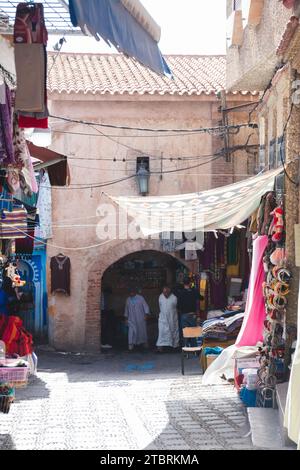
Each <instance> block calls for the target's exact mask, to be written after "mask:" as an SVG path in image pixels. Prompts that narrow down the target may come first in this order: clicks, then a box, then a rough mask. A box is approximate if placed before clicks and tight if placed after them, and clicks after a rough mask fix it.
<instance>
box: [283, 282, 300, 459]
mask: <svg viewBox="0 0 300 470" xmlns="http://www.w3.org/2000/svg"><path fill="white" fill-rule="evenodd" d="M299 325H300V285H299V301H298V340H297V345H296V351H295V354H294V360H293V364H292V370H291V376H290V381H289V389H288V396H287V402H286V409H285V417H284V425H285V427H286V428H287V430H288V436H289V438H290V439H291V440H292V441H294V442H296V444H297V445H298V450H300V401H299V390H300V334H299Z"/></svg>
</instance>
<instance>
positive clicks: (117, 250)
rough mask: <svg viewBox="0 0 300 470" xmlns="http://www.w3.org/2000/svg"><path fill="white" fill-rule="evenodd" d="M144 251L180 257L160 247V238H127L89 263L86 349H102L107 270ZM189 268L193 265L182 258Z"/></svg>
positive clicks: (97, 350)
mask: <svg viewBox="0 0 300 470" xmlns="http://www.w3.org/2000/svg"><path fill="white" fill-rule="evenodd" d="M142 251H156V252H159V253H161V254H164V255H167V256H171V257H173V258H174V259H178V260H179V258H177V257H176V256H174V255H172V254H171V253H166V252H164V251H162V250H161V249H160V242H159V240H152V241H149V240H143V239H139V240H126V241H124V242H120V243H117V244H112V245H111V246H110V247H109V249H108V250H105V251H103V253H101V255H100V256H98V257H97V259H94V260H93V261H91V262H90V264H89V272H88V288H87V303H86V305H87V307H86V319H85V349H86V350H88V351H95V352H99V351H100V338H101V316H100V298H101V283H102V278H103V275H104V273H105V271H106V270H107V269H108V268H109V267H110V266H111V265H113V264H114V263H116V262H117V261H119V260H121V259H122V258H125V257H126V256H128V255H129V254H133V253H138V252H142ZM180 262H181V263H182V264H184V265H185V266H186V267H187V268H188V269H190V270H191V269H192V266H191V265H190V264H189V263H188V262H186V261H184V260H181V259H180Z"/></svg>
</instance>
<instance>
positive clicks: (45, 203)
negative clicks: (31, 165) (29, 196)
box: [35, 171, 53, 240]
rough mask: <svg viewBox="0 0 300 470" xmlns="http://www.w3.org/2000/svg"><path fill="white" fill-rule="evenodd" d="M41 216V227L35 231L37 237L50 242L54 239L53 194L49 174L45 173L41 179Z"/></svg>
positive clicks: (39, 203)
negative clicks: (49, 239)
mask: <svg viewBox="0 0 300 470" xmlns="http://www.w3.org/2000/svg"><path fill="white" fill-rule="evenodd" d="M37 209H38V214H39V226H38V227H36V229H35V237H36V238H42V239H44V240H48V238H52V237H53V233H52V194H51V185H50V180H49V175H48V172H47V171H45V172H44V174H43V175H42V177H41V181H40V187H39V194H38V200H37Z"/></svg>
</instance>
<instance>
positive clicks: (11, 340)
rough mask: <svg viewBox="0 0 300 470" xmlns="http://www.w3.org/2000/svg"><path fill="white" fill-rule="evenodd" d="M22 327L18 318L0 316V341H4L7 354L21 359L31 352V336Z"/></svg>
mask: <svg viewBox="0 0 300 470" xmlns="http://www.w3.org/2000/svg"><path fill="white" fill-rule="evenodd" d="M22 325H23V322H22V320H21V319H20V318H19V317H15V316H10V317H7V316H4V315H0V339H1V340H2V341H4V343H5V347H6V352H7V353H8V354H18V355H19V356H21V357H23V356H27V355H28V354H32V352H33V339H32V335H31V334H30V333H28V331H26V330H25V329H24V328H23V326H22Z"/></svg>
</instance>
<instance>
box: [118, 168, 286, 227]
mask: <svg viewBox="0 0 300 470" xmlns="http://www.w3.org/2000/svg"><path fill="white" fill-rule="evenodd" d="M281 172H282V168H278V169H276V170H272V171H268V172H266V173H264V174H262V175H258V176H254V177H251V178H248V179H246V180H244V181H241V182H238V183H234V184H231V185H228V186H223V187H220V188H216V189H211V190H209V191H203V192H199V193H191V194H180V195H176V196H156V197H112V196H109V197H110V198H111V199H112V200H113V201H114V202H115V203H116V204H118V205H119V206H120V207H121V208H122V209H124V210H125V211H126V212H127V214H128V215H129V216H131V217H133V218H134V219H135V220H136V223H137V224H138V225H139V226H140V228H141V230H142V232H143V234H144V235H145V236H148V235H151V234H157V233H162V232H167V231H170V232H187V231H193V230H196V231H202V232H211V231H214V230H219V229H223V230H226V229H230V228H232V227H235V226H237V225H240V224H242V223H243V222H244V221H245V220H247V219H248V218H249V217H250V216H251V214H252V213H253V212H254V211H255V210H256V209H257V207H258V206H259V204H260V200H261V197H262V196H263V195H264V194H265V193H267V192H269V191H272V190H273V189H274V182H275V177H276V176H277V175H278V174H279V173H281Z"/></svg>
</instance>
